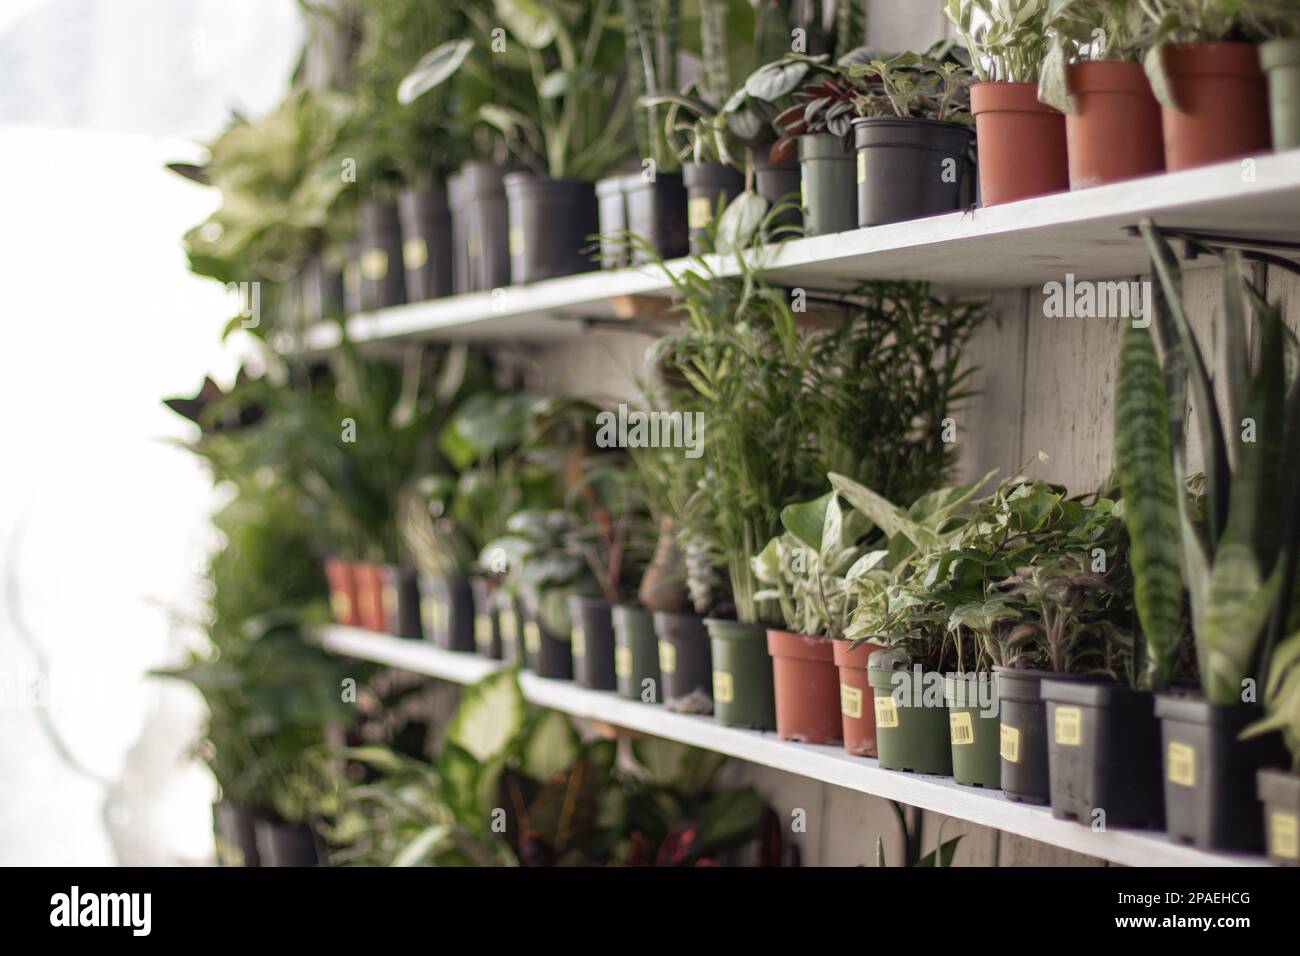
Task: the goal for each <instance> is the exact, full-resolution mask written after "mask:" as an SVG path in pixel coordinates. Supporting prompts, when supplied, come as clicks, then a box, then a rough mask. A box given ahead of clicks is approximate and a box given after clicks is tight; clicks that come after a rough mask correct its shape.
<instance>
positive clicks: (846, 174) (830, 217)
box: [799, 133, 858, 236]
mask: <svg viewBox="0 0 1300 956" xmlns="http://www.w3.org/2000/svg"><path fill="white" fill-rule="evenodd" d="M799 169H800V176H801V189H802V196H801V199H802V202H803V224H804V228H805V229H806V230H807V232H808V235H810V236H824V235H826V234H827V233H832V232H845V231H846V230H849V229H856V228H857V227H858V201H857V186H856V184H855V182H854V180H855V179H856V177H857V160H855V159H854V158H853V150H852V149H850V148H849V147H848V146H847V145H846V144H845V142H844V140H842V139H840V138H839V137H838V136H832V135H830V134H829V133H822V134H819V135H815V136H800V137H799Z"/></svg>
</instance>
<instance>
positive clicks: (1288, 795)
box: [1256, 770, 1300, 866]
mask: <svg viewBox="0 0 1300 956" xmlns="http://www.w3.org/2000/svg"><path fill="white" fill-rule="evenodd" d="M1256 780H1257V781H1258V784H1259V799H1260V801H1261V802H1262V803H1263V804H1264V839H1265V841H1266V842H1267V845H1268V856H1269V859H1270V860H1272V861H1273V862H1274V863H1280V864H1281V865H1283V866H1300V774H1297V773H1295V772H1291V773H1288V772H1286V771H1285V770H1261V771H1260V772H1259V774H1258V776H1257V777H1256Z"/></svg>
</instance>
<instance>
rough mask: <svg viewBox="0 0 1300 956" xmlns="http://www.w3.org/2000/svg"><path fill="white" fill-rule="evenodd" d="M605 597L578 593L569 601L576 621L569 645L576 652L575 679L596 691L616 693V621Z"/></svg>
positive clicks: (574, 661) (574, 657)
mask: <svg viewBox="0 0 1300 956" xmlns="http://www.w3.org/2000/svg"><path fill="white" fill-rule="evenodd" d="M611 607H612V606H611V605H610V603H609V602H608V601H606V600H604V599H603V598H596V597H584V596H582V595H578V594H575V595H573V596H572V597H570V598H569V615H570V616H571V617H572V618H573V630H572V631H571V632H570V644H569V646H570V647H571V648H572V650H573V679H574V680H575V681H577V682H578V683H579V684H581V685H582V686H583V687H590V688H591V689H592V690H616V689H617V688H618V680H617V678H616V677H615V676H614V622H613V619H612V617H611V614H610V611H611Z"/></svg>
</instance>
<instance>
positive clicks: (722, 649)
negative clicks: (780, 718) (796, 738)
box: [704, 618, 776, 730]
mask: <svg viewBox="0 0 1300 956" xmlns="http://www.w3.org/2000/svg"><path fill="white" fill-rule="evenodd" d="M704 625H705V627H707V628H708V629H709V644H710V646H711V648H712V651H713V714H714V716H715V717H717V718H718V723H720V724H723V725H724V726H727V727H750V728H753V729H755V730H775V729H776V691H775V689H774V688H773V685H772V661H771V659H770V658H769V657H768V655H767V629H766V628H764V627H763V625H761V624H746V623H744V622H742V621H724V620H719V619H717V618H708V619H706V620H705V622H704Z"/></svg>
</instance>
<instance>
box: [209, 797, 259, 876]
mask: <svg viewBox="0 0 1300 956" xmlns="http://www.w3.org/2000/svg"><path fill="white" fill-rule="evenodd" d="M256 821H257V814H256V813H255V812H253V811H252V810H249V809H248V808H247V807H244V806H241V805H240V804H238V803H233V802H232V801H230V800H220V801H218V802H216V803H214V804H213V805H212V835H213V837H214V839H215V844H216V857H217V865H218V866H245V867H247V866H257V865H258V858H257V836H256V827H255V824H256Z"/></svg>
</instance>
